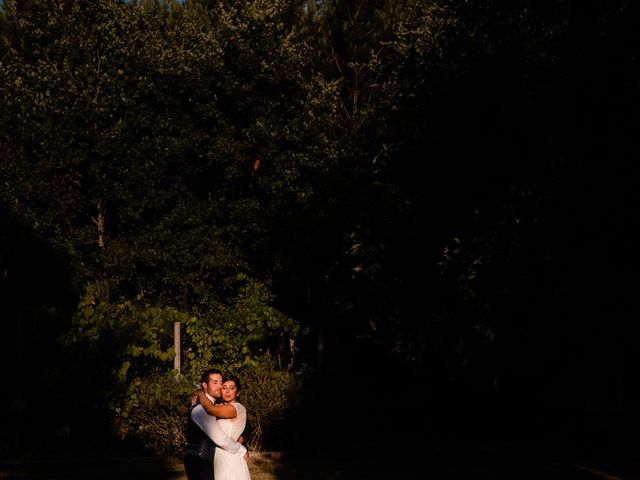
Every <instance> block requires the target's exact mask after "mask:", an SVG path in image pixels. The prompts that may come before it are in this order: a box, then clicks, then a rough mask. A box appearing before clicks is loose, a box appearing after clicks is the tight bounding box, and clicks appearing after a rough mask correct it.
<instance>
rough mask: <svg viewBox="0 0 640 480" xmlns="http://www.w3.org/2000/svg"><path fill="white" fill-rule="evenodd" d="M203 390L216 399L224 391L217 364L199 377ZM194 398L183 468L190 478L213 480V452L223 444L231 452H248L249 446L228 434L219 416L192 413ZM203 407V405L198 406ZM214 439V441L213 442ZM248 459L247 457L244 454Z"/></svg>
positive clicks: (239, 453)
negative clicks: (218, 418) (219, 422)
mask: <svg viewBox="0 0 640 480" xmlns="http://www.w3.org/2000/svg"><path fill="white" fill-rule="evenodd" d="M200 383H201V384H202V388H203V390H204V391H205V392H206V393H207V394H208V395H209V396H210V397H213V398H214V399H218V398H220V396H221V394H222V372H221V371H220V370H218V369H215V368H210V369H209V370H205V371H204V372H203V373H202V376H201V377H200ZM197 405H199V402H197V401H196V402H195V403H193V404H192V405H191V407H189V416H188V423H187V449H186V452H185V456H184V471H185V473H186V474H187V479H188V480H213V455H214V452H215V449H216V446H217V447H218V448H222V449H223V450H226V451H227V452H230V453H235V454H238V455H241V456H245V454H246V453H247V449H246V448H245V447H244V446H243V445H242V444H240V443H238V442H236V441H235V440H233V439H232V438H231V437H229V436H227V435H225V433H224V432H223V431H222V428H221V427H220V425H218V420H217V419H216V417H213V416H211V415H209V414H208V413H206V412H204V414H202V412H200V411H199V412H197V413H198V415H195V416H192V412H193V409H194V408H195V407H196V406H197ZM199 410H202V409H199ZM214 442H215V443H214ZM245 459H246V457H245Z"/></svg>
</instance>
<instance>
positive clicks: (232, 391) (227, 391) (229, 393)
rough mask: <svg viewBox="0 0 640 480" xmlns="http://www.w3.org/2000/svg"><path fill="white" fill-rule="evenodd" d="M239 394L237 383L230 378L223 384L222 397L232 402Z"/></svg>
mask: <svg viewBox="0 0 640 480" xmlns="http://www.w3.org/2000/svg"><path fill="white" fill-rule="evenodd" d="M237 396H238V387H237V386H236V383H235V382H233V381H231V380H229V381H226V382H224V383H223V384H222V399H223V400H224V401H225V402H232V401H234V400H235V399H236V397H237Z"/></svg>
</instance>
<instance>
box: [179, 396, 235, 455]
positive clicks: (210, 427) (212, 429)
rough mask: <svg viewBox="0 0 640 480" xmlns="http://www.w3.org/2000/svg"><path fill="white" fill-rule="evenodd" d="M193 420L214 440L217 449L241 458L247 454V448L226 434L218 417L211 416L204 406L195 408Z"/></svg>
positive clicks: (192, 415) (192, 411)
mask: <svg viewBox="0 0 640 480" xmlns="http://www.w3.org/2000/svg"><path fill="white" fill-rule="evenodd" d="M191 419H192V420H193V421H194V422H195V423H196V425H198V426H199V427H200V428H201V429H202V431H203V432H204V433H206V434H207V436H208V437H209V438H210V439H211V440H213V443H215V444H216V447H220V448H222V449H223V450H225V451H227V452H229V453H232V454H238V455H240V456H244V454H245V453H247V449H246V447H245V446H244V445H242V444H241V443H238V442H236V441H235V440H234V439H233V438H231V437H230V436H229V435H227V434H226V433H224V431H223V430H222V427H221V426H220V425H219V424H218V420H217V419H216V417H213V416H211V415H209V414H208V413H207V412H206V411H205V410H204V408H202V405H196V406H195V407H193V409H192V410H191Z"/></svg>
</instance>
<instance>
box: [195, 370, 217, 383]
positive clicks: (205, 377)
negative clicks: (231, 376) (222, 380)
mask: <svg viewBox="0 0 640 480" xmlns="http://www.w3.org/2000/svg"><path fill="white" fill-rule="evenodd" d="M215 374H218V375H220V376H222V371H221V370H218V369H217V368H210V369H208V370H205V371H204V372H202V376H201V377H200V383H208V382H209V377H210V376H211V375H215Z"/></svg>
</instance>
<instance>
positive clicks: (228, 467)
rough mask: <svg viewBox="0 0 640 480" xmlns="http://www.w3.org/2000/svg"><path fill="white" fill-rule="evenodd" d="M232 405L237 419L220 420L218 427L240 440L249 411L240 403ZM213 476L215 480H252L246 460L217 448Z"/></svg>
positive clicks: (232, 403) (234, 438)
mask: <svg viewBox="0 0 640 480" xmlns="http://www.w3.org/2000/svg"><path fill="white" fill-rule="evenodd" d="M231 405H233V406H234V407H235V408H236V412H237V416H236V418H219V419H218V425H220V426H221V427H222V430H223V431H224V433H225V434H227V435H228V436H230V437H231V438H232V439H233V440H238V437H240V435H242V432H244V428H245V426H246V425H247V409H246V408H244V405H241V404H240V403H238V402H231ZM213 476H214V478H215V480H251V476H250V475H249V466H248V465H247V462H246V460H245V459H244V458H243V457H241V456H239V455H237V454H235V455H234V454H232V453H229V452H226V451H225V450H223V449H221V448H216V452H215V454H214V456H213Z"/></svg>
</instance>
